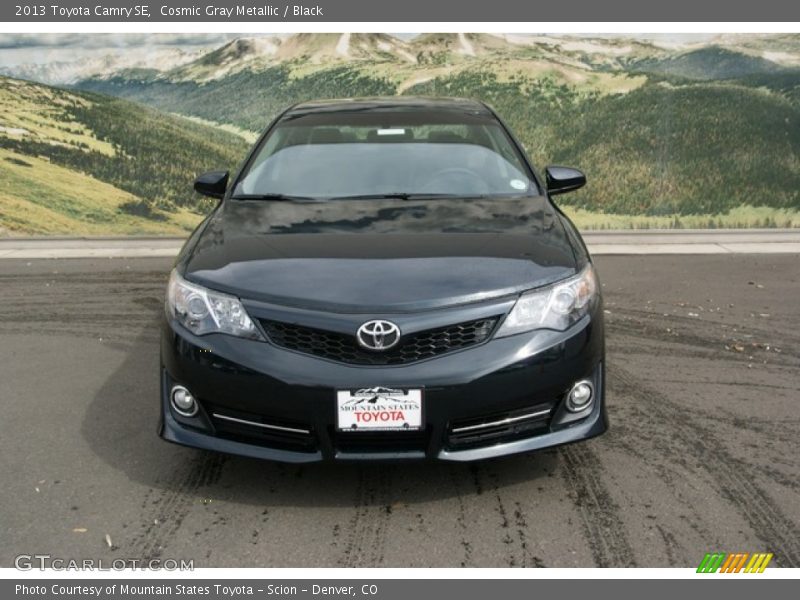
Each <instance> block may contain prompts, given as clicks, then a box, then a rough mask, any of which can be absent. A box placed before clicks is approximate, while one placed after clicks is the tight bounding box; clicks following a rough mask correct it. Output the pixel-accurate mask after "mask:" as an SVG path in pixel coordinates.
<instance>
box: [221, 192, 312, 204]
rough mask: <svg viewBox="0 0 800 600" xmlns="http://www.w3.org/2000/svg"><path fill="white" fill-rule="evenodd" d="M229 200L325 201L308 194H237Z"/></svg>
mask: <svg viewBox="0 0 800 600" xmlns="http://www.w3.org/2000/svg"><path fill="white" fill-rule="evenodd" d="M231 200H274V201H278V202H301V203H310V202H325V201H326V199H325V198H312V197H310V196H291V195H289V194H237V195H235V196H231Z"/></svg>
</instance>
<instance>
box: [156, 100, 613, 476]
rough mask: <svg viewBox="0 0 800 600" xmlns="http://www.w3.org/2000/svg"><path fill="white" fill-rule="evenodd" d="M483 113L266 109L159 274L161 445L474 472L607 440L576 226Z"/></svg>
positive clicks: (205, 179)
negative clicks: (462, 466) (489, 462)
mask: <svg viewBox="0 0 800 600" xmlns="http://www.w3.org/2000/svg"><path fill="white" fill-rule="evenodd" d="M584 183H585V178H584V176H583V174H582V173H581V172H580V171H577V170H575V169H570V168H566V167H548V168H547V169H546V177H545V181H544V182H542V181H541V180H540V179H539V177H538V176H537V174H536V173H535V172H534V170H533V168H532V167H531V165H530V164H529V162H528V159H527V158H526V155H525V153H524V152H523V150H522V148H521V147H520V144H519V143H518V142H517V141H516V140H515V139H514V137H513V135H512V134H511V133H510V132H509V130H508V128H507V127H506V126H505V125H504V124H503V123H502V121H500V119H499V118H498V117H497V115H496V114H495V113H494V112H493V111H492V109H490V108H489V107H487V106H486V105H484V104H482V103H479V102H475V101H471V100H460V99H427V98H375V99H354V100H335V101H319V102H308V103H303V104H299V105H296V106H293V107H292V108H290V109H288V110H286V111H285V112H284V113H283V114H281V115H280V116H279V117H278V118H277V119H276V120H275V121H274V122H273V123H272V124H271V125H270V126H269V127H268V128H267V130H266V132H265V133H264V134H263V135H262V136H261V138H260V139H259V141H258V142H257V143H256V145H255V147H254V148H253V150H252V152H251V153H250V154H249V156H248V157H247V159H246V160H245V162H244V164H243V166H242V168H241V169H240V170H239V172H238V173H237V174H236V175H235V176H234V177H233V178H232V180H230V181H229V174H228V173H227V172H222V171H215V172H211V173H207V174H205V175H202V176H200V177H199V178H198V179H197V181H196V182H195V189H196V190H197V191H198V192H200V193H202V194H206V195H208V196H212V197H214V198H218V199H219V200H220V202H219V204H218V206H217V207H216V209H215V210H213V211H212V213H211V214H210V215H209V216H208V217H207V218H206V219H205V220H204V221H203V222H202V223H201V224H200V226H199V227H198V228H197V230H196V231H195V232H194V233H193V234H192V235H191V237H190V238H189V240H188V241H187V243H186V245H185V246H184V247H183V249H182V251H181V252H180V255H179V256H178V259H177V262H176V264H175V268H174V270H173V271H172V274H171V277H170V281H169V288H168V293H167V301H166V312H165V318H164V323H163V329H162V337H161V364H162V367H161V382H162V383H161V408H162V410H161V424H160V435H161V436H162V437H163V438H164V439H166V440H169V441H171V442H177V443H179V444H185V445H187V446H194V447H197V448H204V449H209V450H216V451H220V452H227V453H231V454H239V455H245V456H251V457H258V458H265V459H271V460H278V461H286V462H295V463H297V462H311V461H319V460H325V459H331V460H387V459H388V460H392V459H422V458H431V459H441V460H453V461H470V460H478V459H484V458H489V457H495V456H501V455H507V454H514V453H518V452H527V451H532V450H538V449H541V448H547V447H551V446H555V445H558V444H564V443H568V442H575V441H579V440H585V439H588V438H591V437H594V436H597V435H599V434H601V433H603V432H604V431H605V430H606V428H607V419H606V414H605V405H604V404H605V403H604V395H605V391H604V390H605V385H604V367H603V365H604V352H605V345H604V334H603V310H602V302H601V298H600V287H599V284H598V281H597V276H596V274H595V270H594V267H593V266H592V262H591V258H590V257H589V254H588V252H587V250H586V247H585V246H584V244H583V242H582V240H581V238H580V236H579V234H578V232H577V231H576V229H575V227H574V226H573V224H572V223H571V222H570V221H569V219H567V217H566V216H565V215H564V214H562V213H561V212H560V211H559V209H558V208H557V207H556V206H555V205H554V204H553V203H552V201H551V200H550V196H552V195H554V194H558V193H562V192H567V191H571V190H574V189H577V188H579V187H581V186H582V185H583V184H584Z"/></svg>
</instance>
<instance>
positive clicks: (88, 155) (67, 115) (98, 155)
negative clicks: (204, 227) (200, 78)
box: [0, 78, 248, 230]
mask: <svg viewBox="0 0 800 600" xmlns="http://www.w3.org/2000/svg"><path fill="white" fill-rule="evenodd" d="M247 146H248V144H247V142H245V141H244V140H243V139H242V138H240V137H238V136H236V135H233V134H230V133H227V132H224V131H220V130H219V129H217V128H213V127H207V126H204V125H200V124H197V123H193V122H191V121H189V120H187V119H184V118H181V117H177V116H170V115H166V114H163V113H160V112H159V111H157V110H154V109H152V108H147V107H144V106H141V105H138V104H134V103H132V102H128V101H126V100H121V99H118V98H112V97H108V96H102V95H100V94H95V93H91V92H76V91H67V90H63V89H58V88H53V87H48V86H44V85H40V84H34V83H30V82H23V81H19V80H14V79H8V78H0V149H2V150H3V160H2V162H0V169H2V170H3V174H4V180H5V181H4V183H5V185H4V186H3V189H2V192H3V194H4V199H5V201H4V207H3V210H4V212H5V213H6V217H5V218H4V220H3V221H4V223H3V225H2V226H4V227H5V228H7V229H10V230H15V229H17V228H20V229H21V228H23V225H22V221H21V220H20V219H17V218H16V217H15V219H14V220H12V221H10V220H9V219H10V216H9V214H8V213H9V212H11V209H10V208H9V206H10V202H11V199H15V202H14V205H15V206H16V207H17V208H16V209H15V211H14V212H19V211H20V210H21V209H22V208H23V204H21V203H22V202H23V200H24V202H33V203H36V204H38V205H39V207H40V208H43V209H46V210H53V209H54V207H60V209H58V210H56V212H58V213H61V214H62V216H63V215H64V214H66V215H70V217H71V218H78V220H80V217H81V215H83V217H85V220H86V223H87V227H88V228H89V229H90V230H91V229H92V226H91V224H92V223H93V222H97V221H98V220H100V221H101V222H102V221H108V222H109V223H111V224H113V222H114V221H115V219H116V218H117V217H116V216H115V215H127V216H130V217H138V218H140V220H141V222H142V227H144V229H145V230H151V229H153V227H155V229H157V230H158V229H164V228H165V227H167V225H168V224H170V223H171V226H170V227H172V228H173V229H174V228H175V227H177V228H179V229H183V230H185V229H186V227H190V226H192V225H193V224H194V223H195V222H196V221H197V218H194V217H191V216H188V217H187V216H186V215H185V213H186V212H187V211H201V212H202V211H204V210H206V209H207V208H208V202H207V201H204V200H201V198H200V197H199V196H197V195H196V194H194V192H192V190H191V184H192V181H193V178H194V176H195V175H196V174H197V173H199V172H202V171H204V170H209V169H212V168H218V167H227V168H233V167H235V165H236V164H237V162H238V161H239V160H240V159H241V158H243V156H244V153H245V151H246V149H247ZM44 164H47V165H49V167H48V168H47V169H45V168H44ZM55 167H58V169H56V168H55ZM45 171H46V172H47V176H45ZM67 172H70V173H69V174H68V173H67ZM58 173H60V174H61V176H60V177H58V176H57V174H58ZM73 174H78V175H80V176H81V177H83V178H84V181H83V184H84V185H85V186H89V187H91V186H92V185H93V184H92V183H91V182H93V181H96V182H101V183H102V184H103V185H105V186H106V187H105V188H103V189H105V190H106V192H107V193H109V194H110V195H112V196H113V197H114V199H113V200H109V206H113V207H114V210H112V211H111V212H109V211H108V210H104V211H100V212H99V213H98V212H97V211H96V210H95V209H89V208H87V207H86V206H81V203H80V190H76V189H72V188H71V185H72V184H73V183H74V178H73V177H72V175H73ZM20 178H21V179H20ZM37 178H41V179H42V180H43V181H42V184H43V185H44V187H45V188H46V190H45V189H43V190H42V193H39V194H31V193H30V188H31V186H32V185H33V184H34V183H36V181H37ZM53 178H55V180H53ZM12 179H14V180H15V181H17V182H18V183H21V182H22V181H28V184H27V186H23V185H13V186H12V185H10V184H9V182H10V181H11V180H12ZM58 179H62V180H63V184H64V185H59V183H61V182H59V181H58ZM67 181H71V182H72V183H70V184H68V183H67ZM37 187H41V186H37ZM95 187H97V186H95ZM100 187H102V186H100ZM59 190H61V192H59ZM110 190H114V192H113V193H111V192H110ZM96 191H97V190H96V189H92V190H88V189H87V194H86V196H87V198H88V196H89V195H94V196H96V193H95V192H96ZM90 192H91V193H90ZM62 193H63V195H60V194H62ZM95 199H96V198H95ZM95 208H96V207H95ZM92 215H94V216H92ZM134 221H135V219H134ZM134 221H131V220H130V219H128V220H127V221H126V222H128V224H129V225H131V226H133V223H134ZM149 222H152V224H153V227H151V226H150V223H149ZM159 223H161V225H158V224H159ZM42 228H44V229H48V230H49V228H48V227H47V226H46V224H42ZM167 228H169V227H167ZM95 229H99V228H95Z"/></svg>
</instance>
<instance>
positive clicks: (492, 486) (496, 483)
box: [470, 463, 544, 567]
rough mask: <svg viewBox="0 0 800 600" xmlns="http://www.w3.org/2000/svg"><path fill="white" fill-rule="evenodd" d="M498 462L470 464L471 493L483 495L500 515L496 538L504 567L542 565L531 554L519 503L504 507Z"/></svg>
mask: <svg viewBox="0 0 800 600" xmlns="http://www.w3.org/2000/svg"><path fill="white" fill-rule="evenodd" d="M500 464H502V463H478V464H475V465H472V466H471V467H470V471H471V473H472V482H473V485H474V486H475V494H476V495H483V494H486V495H487V496H488V497H489V498H490V501H491V502H492V503H493V504H494V511H495V512H496V513H497V515H498V516H499V517H500V532H501V535H502V537H501V539H500V541H501V542H502V544H503V548H505V552H504V556H503V560H504V562H505V563H506V566H508V567H531V566H536V567H540V566H544V564H543V562H542V560H541V559H540V558H539V557H538V556H535V555H534V554H533V553H532V552H531V549H530V544H529V543H528V521H527V515H526V514H525V511H524V509H523V507H522V504H521V503H520V502H514V508H513V509H510V508H509V507H508V506H507V503H506V501H505V500H504V498H503V496H504V494H503V485H502V482H501V481H500V475H499V473H498V471H497V469H498V468H500V466H499V465H500Z"/></svg>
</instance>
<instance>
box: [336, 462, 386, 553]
mask: <svg viewBox="0 0 800 600" xmlns="http://www.w3.org/2000/svg"><path fill="white" fill-rule="evenodd" d="M392 474H393V469H391V468H390V467H389V468H375V467H371V466H362V467H359V468H358V482H357V484H356V493H355V512H354V513H353V516H352V517H351V518H350V521H349V525H348V536H347V539H346V541H345V543H344V550H343V552H342V556H341V557H340V558H339V560H338V561H337V562H338V563H339V564H340V565H341V566H343V567H378V566H381V565H382V564H383V562H384V558H385V551H386V541H387V536H388V527H389V521H390V519H391V515H392V501H391V500H392Z"/></svg>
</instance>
